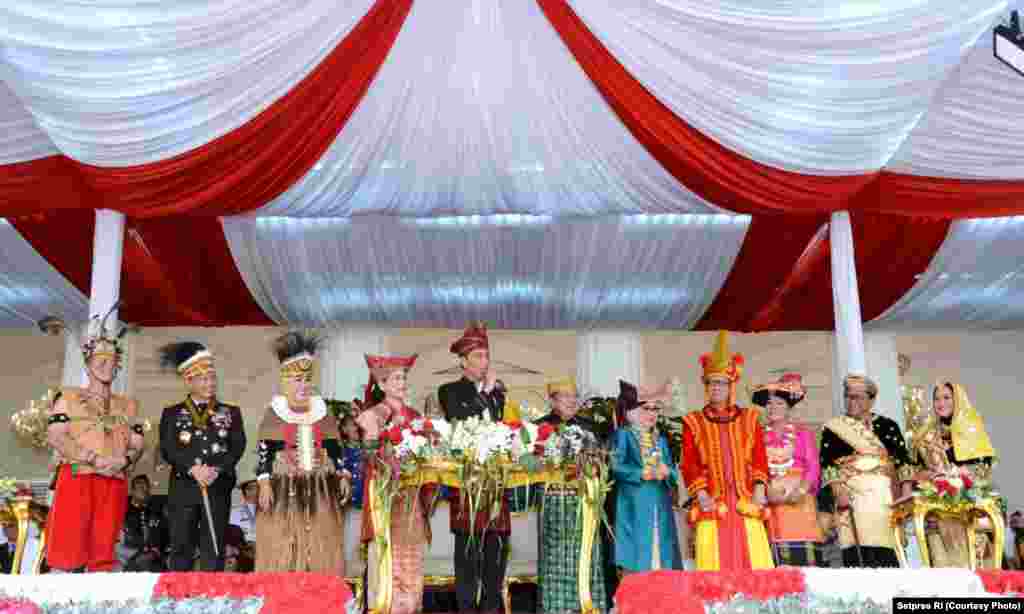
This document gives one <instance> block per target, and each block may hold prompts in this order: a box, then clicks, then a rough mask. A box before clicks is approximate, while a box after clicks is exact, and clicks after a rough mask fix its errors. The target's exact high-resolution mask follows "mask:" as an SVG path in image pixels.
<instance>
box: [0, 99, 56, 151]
mask: <svg viewBox="0 0 1024 614" xmlns="http://www.w3.org/2000/svg"><path fill="white" fill-rule="evenodd" d="M55 153H57V148H56V147H54V146H53V141H51V140H50V137H48V136H46V134H45V133H44V132H43V131H42V130H40V129H39V126H37V125H36V122H35V119H33V118H32V114H31V113H29V112H28V109H26V108H25V105H23V104H21V101H20V100H18V97H17V96H15V94H14V91H13V90H11V88H10V87H8V85H7V84H6V83H4V82H3V81H2V80H0V164H13V163H15V162H26V161H28V160H35V159H37V158H44V157H46V156H52V155H53V154H55Z"/></svg>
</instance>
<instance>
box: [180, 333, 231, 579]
mask: <svg viewBox="0 0 1024 614" xmlns="http://www.w3.org/2000/svg"><path fill="white" fill-rule="evenodd" d="M160 353H161V364H163V365H164V366H165V367H170V368H173V369H175V370H176V371H177V373H178V374H179V375H181V377H182V378H183V379H184V380H185V386H186V387H187V388H188V390H189V393H188V395H186V396H185V400H184V401H182V402H181V403H178V404H176V405H172V406H170V407H168V408H166V409H164V412H163V415H162V416H161V418H160V455H161V457H162V458H163V459H164V461H165V462H167V464H169V465H170V466H171V484H170V488H169V491H168V495H167V519H168V524H169V529H170V541H171V553H170V560H169V561H168V567H169V568H170V570H171V571H190V570H191V569H192V566H193V556H194V554H195V551H196V546H197V545H198V547H199V561H200V568H201V570H202V571H222V570H223V569H224V538H225V535H226V532H227V525H228V516H229V515H230V513H231V492H232V490H234V488H235V483H236V482H237V477H236V473H235V465H237V464H238V461H239V460H240V459H241V458H242V453H243V452H244V451H245V430H244V427H243V424H242V411H241V409H239V408H238V407H237V406H235V405H228V404H226V403H221V402H220V401H218V400H217V398H216V392H217V371H216V369H215V368H214V360H213V355H212V354H211V353H210V352H209V350H207V349H206V347H204V346H203V345H202V344H199V343H194V342H186V343H174V344H171V345H167V346H164V347H163V348H161V350H160ZM204 492H205V493H206V497H205V499H206V502H208V504H209V510H207V508H206V503H204V496H203V493H204ZM207 512H209V516H210V517H212V518H213V523H212V526H211V524H210V522H209V519H208V516H207Z"/></svg>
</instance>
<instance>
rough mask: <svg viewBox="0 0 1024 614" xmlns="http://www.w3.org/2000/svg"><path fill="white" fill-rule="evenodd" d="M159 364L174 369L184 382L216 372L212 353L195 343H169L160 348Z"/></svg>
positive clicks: (200, 344)
mask: <svg viewBox="0 0 1024 614" xmlns="http://www.w3.org/2000/svg"><path fill="white" fill-rule="evenodd" d="M160 364H161V366H163V367H164V368H167V369H174V370H175V372H177V374H178V375H180V376H181V377H183V378H185V379H186V380H189V379H192V378H193V377H201V376H203V375H206V374H207V373H216V372H217V368H216V364H215V363H214V359H213V353H212V352H210V350H209V349H208V348H207V347H206V346H205V345H203V344H202V343H198V342H196V341H184V342H181V343H169V344H167V345H165V346H163V347H162V348H160Z"/></svg>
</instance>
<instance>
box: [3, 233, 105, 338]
mask: <svg viewBox="0 0 1024 614" xmlns="http://www.w3.org/2000/svg"><path fill="white" fill-rule="evenodd" d="M0 262H2V263H4V264H3V266H0V329H2V328H23V327H25V326H32V325H34V324H35V323H36V322H38V321H39V320H42V319H43V318H45V317H46V316H51V315H53V316H58V317H61V318H64V321H65V322H85V321H87V320H88V319H89V299H88V298H86V296H85V295H83V294H82V293H81V292H79V291H78V289H77V288H75V287H74V286H72V285H71V283H70V282H68V280H67V279H65V278H64V277H63V276H62V275H61V274H60V273H58V272H57V271H56V270H54V268H53V267H52V266H50V263H48V262H47V261H46V260H44V259H43V257H42V256H40V255H39V253H38V252H36V250H35V249H33V248H32V246H31V245H29V243H28V242H27V241H25V239H23V238H22V237H21V235H20V234H18V231H17V230H15V229H14V226H12V225H11V223H10V222H8V221H7V220H6V219H3V218H0Z"/></svg>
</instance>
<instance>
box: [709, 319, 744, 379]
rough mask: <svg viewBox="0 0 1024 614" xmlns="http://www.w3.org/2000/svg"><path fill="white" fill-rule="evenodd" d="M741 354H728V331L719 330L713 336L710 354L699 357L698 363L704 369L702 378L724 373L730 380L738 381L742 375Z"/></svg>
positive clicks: (742, 361)
mask: <svg viewBox="0 0 1024 614" xmlns="http://www.w3.org/2000/svg"><path fill="white" fill-rule="evenodd" d="M743 363H744V360H743V355H742V354H732V355H730V354H729V332H728V331H724V330H720V331H718V336H717V337H716V338H715V346H714V349H712V351H711V353H710V354H704V355H703V356H701V357H700V365H701V367H702V368H703V369H704V379H707V378H709V377H712V376H715V375H724V376H726V377H727V378H729V381H730V382H737V381H739V379H740V377H741V376H742V375H743Z"/></svg>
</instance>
